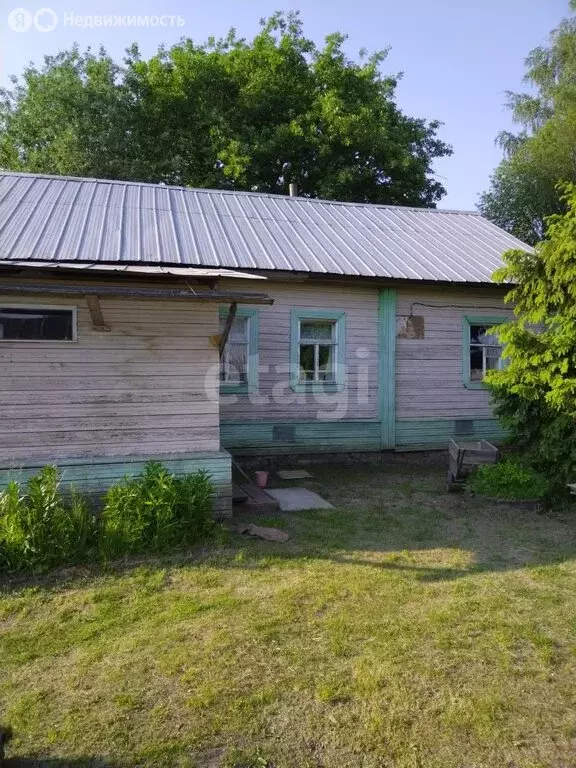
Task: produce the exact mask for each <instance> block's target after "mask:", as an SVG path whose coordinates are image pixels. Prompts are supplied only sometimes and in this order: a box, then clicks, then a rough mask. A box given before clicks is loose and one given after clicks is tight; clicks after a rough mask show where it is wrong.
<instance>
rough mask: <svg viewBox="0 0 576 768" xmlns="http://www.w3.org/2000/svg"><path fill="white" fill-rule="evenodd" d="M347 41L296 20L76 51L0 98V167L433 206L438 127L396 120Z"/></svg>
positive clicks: (383, 86) (388, 90)
mask: <svg viewBox="0 0 576 768" xmlns="http://www.w3.org/2000/svg"><path fill="white" fill-rule="evenodd" d="M345 39H346V38H345V36H344V35H341V34H333V35H330V36H328V37H327V38H326V41H325V44H324V46H323V47H321V48H318V47H317V46H316V45H315V44H314V43H313V42H312V41H311V40H309V39H307V38H306V37H305V35H304V31H303V26H302V22H301V20H300V18H299V16H298V14H295V13H291V14H282V13H277V14H275V15H274V16H272V17H271V18H269V19H267V20H263V21H262V28H261V31H260V32H259V33H258V34H257V35H256V36H255V37H254V39H253V40H251V41H247V40H245V39H242V38H239V37H238V36H237V35H236V33H235V31H234V30H231V31H230V33H229V34H228V35H227V36H226V37H225V38H223V39H218V40H216V39H210V40H209V41H208V42H207V43H206V44H203V45H197V44H196V43H194V42H193V41H192V40H189V39H188V40H182V41H181V42H180V43H178V44H177V45H175V46H173V47H171V48H169V49H164V48H161V49H160V50H159V51H158V52H157V54H156V55H155V56H153V57H152V58H150V59H149V60H144V59H143V58H142V57H141V56H140V54H139V51H138V49H137V47H136V46H133V47H131V48H130V49H129V50H128V51H127V54H126V57H125V59H124V61H123V62H122V63H115V62H114V61H113V60H112V59H111V58H110V57H109V56H108V55H107V53H106V52H105V51H104V50H100V51H99V52H98V53H93V52H91V51H87V52H85V53H82V52H80V51H79V50H78V48H73V49H72V50H69V51H65V52H62V53H60V54H58V55H57V56H54V57H48V58H46V59H45V61H44V64H43V66H41V67H34V66H31V67H28V68H27V69H26V70H25V71H24V73H23V75H22V77H20V78H16V79H15V80H14V81H13V84H12V87H11V88H9V89H6V90H4V91H3V92H2V94H1V99H0V164H1V165H2V166H3V167H5V168H9V169H19V170H27V171H36V172H48V173H56V174H70V175H84V176H104V177H110V178H120V179H131V180H140V181H152V182H166V183H175V184H184V185H190V186H201V187H204V186H208V187H216V188H218V187H221V188H231V189H245V190H246V189H247V190H258V191H264V192H272V193H274V192H281V193H284V192H285V191H286V189H287V185H288V183H289V182H291V181H295V182H296V183H297V184H298V185H299V188H300V190H301V194H303V195H309V196H312V197H326V198H336V199H341V200H355V201H362V202H380V203H402V204H407V205H416V206H433V205H434V204H435V203H436V202H437V201H438V200H439V199H440V198H441V197H442V195H443V194H444V193H445V190H444V188H443V187H442V185H441V184H440V183H438V182H437V181H436V180H435V179H434V175H433V163H434V160H435V159H436V158H438V157H443V156H446V155H448V154H450V153H451V149H450V147H448V146H447V145H446V144H444V143H443V142H442V141H441V140H440V139H439V138H438V129H439V126H440V124H439V123H438V122H436V121H432V122H427V121H426V120H422V119H416V118H412V117H409V116H407V115H405V114H404V113H403V112H402V111H401V110H400V109H399V108H398V106H397V104H396V102H395V88H396V83H397V80H396V78H394V77H384V76H383V75H382V74H381V72H380V69H381V65H382V64H383V62H384V60H385V57H386V51H381V52H377V53H375V54H373V55H372V56H367V55H366V54H365V53H363V54H362V55H361V57H360V61H359V62H355V61H352V60H350V59H349V58H348V57H347V56H346V55H345V53H344V50H343V46H344V43H345Z"/></svg>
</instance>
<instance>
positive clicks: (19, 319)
mask: <svg viewBox="0 0 576 768" xmlns="http://www.w3.org/2000/svg"><path fill="white" fill-rule="evenodd" d="M0 339H4V340H5V341H12V340H13V341H17V340H23V341H73V339H74V312H73V310H71V309H29V308H26V309H25V308H20V307H2V308H0Z"/></svg>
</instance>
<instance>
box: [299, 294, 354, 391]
mask: <svg viewBox="0 0 576 768" xmlns="http://www.w3.org/2000/svg"><path fill="white" fill-rule="evenodd" d="M306 322H310V323H314V322H325V323H326V322H329V323H332V324H333V327H334V331H333V336H332V340H331V341H330V342H326V341H324V340H322V339H319V340H318V341H317V342H315V341H310V342H306V341H304V342H302V340H301V338H300V328H301V324H302V323H306ZM291 324H292V331H291V342H290V385H291V388H292V390H293V391H294V392H315V391H318V392H341V391H342V390H343V389H344V386H345V364H346V313H345V312H344V311H342V310H332V309H328V310H319V309H306V308H300V307H298V308H297V309H293V310H292V320H291ZM301 346H313V347H315V348H316V349H315V353H314V357H315V368H314V373H315V375H316V373H317V370H318V368H319V366H318V365H317V362H318V354H319V352H318V347H323V346H332V347H333V355H332V360H333V365H334V379H333V380H332V381H326V380H324V379H320V378H314V379H307V380H304V379H302V378H301V368H300V348H301Z"/></svg>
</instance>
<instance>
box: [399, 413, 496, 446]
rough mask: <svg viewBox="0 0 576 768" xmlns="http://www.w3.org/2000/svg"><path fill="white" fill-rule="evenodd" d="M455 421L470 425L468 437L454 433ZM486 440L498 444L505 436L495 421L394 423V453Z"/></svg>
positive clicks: (401, 420) (406, 421)
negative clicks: (448, 443) (454, 442)
mask: <svg viewBox="0 0 576 768" xmlns="http://www.w3.org/2000/svg"><path fill="white" fill-rule="evenodd" d="M457 421H460V422H462V421H467V422H471V423H472V430H471V432H470V433H469V434H461V433H458V432H457V426H456V423H457ZM450 438H454V439H455V440H463V441H467V440H481V439H483V440H490V441H492V442H497V443H499V442H502V440H504V439H505V438H506V432H505V430H504V429H503V428H502V426H501V425H500V423H499V422H498V420H497V419H475V418H470V419H466V418H464V419H462V418H460V417H459V418H458V419H457V420H455V419H399V420H398V421H397V422H396V449H397V450H402V449H410V450H417V449H419V448H420V449H433V448H445V447H446V444H447V442H448V440H450Z"/></svg>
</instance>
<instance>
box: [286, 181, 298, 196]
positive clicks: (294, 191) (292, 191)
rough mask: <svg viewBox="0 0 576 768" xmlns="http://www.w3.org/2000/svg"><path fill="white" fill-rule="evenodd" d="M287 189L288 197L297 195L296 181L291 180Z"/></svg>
mask: <svg viewBox="0 0 576 768" xmlns="http://www.w3.org/2000/svg"><path fill="white" fill-rule="evenodd" d="M288 189H289V190H290V197H298V184H296V182H294V181H293V182H292V183H291V184H290V186H289V187H288Z"/></svg>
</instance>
